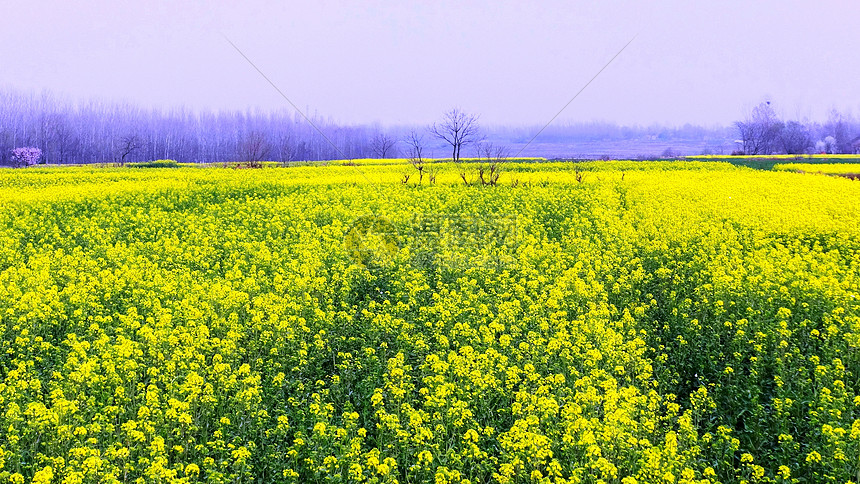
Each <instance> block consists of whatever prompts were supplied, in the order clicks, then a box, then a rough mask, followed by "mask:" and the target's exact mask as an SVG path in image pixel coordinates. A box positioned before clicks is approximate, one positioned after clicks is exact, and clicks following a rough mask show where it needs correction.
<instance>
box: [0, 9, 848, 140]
mask: <svg viewBox="0 0 860 484" xmlns="http://www.w3.org/2000/svg"><path fill="white" fill-rule="evenodd" d="M0 19H3V25H2V28H0V86H2V87H11V88H18V89H25V90H36V91H38V90H41V89H48V90H50V91H52V92H54V93H57V94H64V95H66V96H68V97H70V98H72V99H88V98H92V97H97V98H101V99H107V100H127V101H131V102H134V103H138V104H141V105H143V106H151V105H154V106H161V107H171V106H178V105H187V106H190V107H194V108H213V109H222V108H228V109H236V108H239V109H244V108H246V107H260V108H263V109H274V108H283V107H286V106H287V104H286V101H284V100H283V99H282V98H281V97H280V95H279V94H278V93H277V92H276V91H275V90H274V89H273V88H272V87H271V86H270V85H268V84H267V83H266V82H265V80H263V79H262V78H261V76H260V75H259V74H258V73H257V72H256V71H255V70H254V69H253V68H252V67H251V66H250V65H248V63H247V62H246V61H245V60H244V59H243V58H242V57H240V56H239V54H238V53H237V52H236V51H235V50H233V48H232V47H231V46H230V44H229V43H228V42H227V41H226V40H225V37H224V36H226V37H228V38H229V39H230V40H232V41H233V42H234V43H235V44H236V45H237V46H238V47H239V48H240V49H241V50H242V51H243V52H244V53H245V54H246V55H247V56H248V57H249V58H250V59H251V60H252V61H253V62H254V63H255V64H256V65H257V66H258V67H259V68H260V69H261V70H262V71H263V72H264V73H265V74H266V75H267V76H268V77H269V78H270V79H271V80H272V81H273V82H274V83H275V84H277V85H278V87H280V88H281V90H282V91H283V92H284V93H285V94H286V95H287V96H288V97H290V98H291V99H292V100H293V101H294V102H295V103H296V104H297V105H298V106H300V107H301V108H302V109H303V110H304V109H305V107H310V110H311V111H312V112H314V111H316V112H317V113H319V114H322V115H325V116H330V117H331V118H333V119H335V120H338V121H341V122H350V123H353V122H354V123H362V122H375V121H379V122H382V123H383V124H395V123H426V122H429V121H432V120H434V119H436V118H438V117H439V115H440V114H441V113H442V112H444V111H445V110H447V109H448V108H450V107H452V106H460V107H461V108H463V109H464V110H467V111H471V112H475V113H480V115H481V119H482V122H484V123H488V124H492V123H506V124H542V123H545V122H546V121H548V120H549V119H550V118H551V117H552V116H553V115H554V114H555V113H556V112H557V111H558V110H559V109H561V107H562V106H564V104H565V103H567V101H569V100H570V98H571V97H572V96H573V95H574V94H575V93H576V92H577V91H578V90H579V89H580V88H581V87H582V86H583V85H584V84H585V83H586V82H588V80H589V79H590V78H591V77H592V76H593V75H594V74H596V73H597V72H598V71H599V70H600V69H601V68H602V67H603V66H604V64H605V63H606V62H607V61H608V60H609V59H610V58H612V56H613V55H615V54H616V52H617V51H618V50H619V49H621V47H623V46H624V44H626V43H627V42H628V41H629V40H630V39H631V38H633V36H634V35H637V34H638V36H637V37H636V39H635V40H634V41H633V43H632V44H631V45H630V46H629V47H628V48H627V49H626V50H625V51H624V52H623V53H622V54H621V55H620V56H618V58H617V59H616V60H615V62H614V63H612V64H611V65H610V66H609V67H608V68H607V69H606V70H605V71H604V72H603V73H602V74H601V75H600V76H599V77H598V78H597V80H595V81H594V83H593V84H592V85H591V86H589V87H588V88H587V89H586V90H585V91H584V92H583V93H582V94H581V95H580V96H579V97H578V98H577V99H576V100H575V101H574V102H573V103H572V104H571V105H570V106H569V107H568V108H567V110H566V111H565V112H564V113H563V114H562V116H561V117H560V118H559V119H560V120H571V121H589V120H605V121H615V122H620V123H625V124H632V123H640V124H649V123H652V122H662V123H671V124H681V123H685V122H693V123H704V124H716V123H729V122H731V121H733V120H735V119H738V118H739V117H740V116H742V115H743V113H744V110H745V109H749V108H750V107H751V106H752V105H754V104H755V103H757V102H760V101H761V100H765V99H767V100H770V101H772V102H773V103H774V105H775V106H776V108H777V111H778V112H779V113H781V114H782V115H784V116H786V117H789V118H794V117H800V118H803V117H812V118H823V117H824V116H825V113H826V112H827V111H828V110H830V109H832V108H834V107H839V108H842V109H845V110H850V111H852V113H853V114H855V115H856V114H860V50H858V44H860V42H858V41H860V24H858V21H860V2H856V1H816V2H812V1H802V2H801V1H786V0H768V1H750V0H746V1H719V2H716V1H715V2H704V1H689V0H686V1H656V2H642V1H639V2H621V1H609V0H606V1H589V2H585V1H543V2H504V1H491V0H488V1H467V0H461V1H447V0H432V1H430V0H427V1H326V0H323V1H307V2H299V1H281V2H276V1H268V2H267V1H262V0H250V1H229V2H227V1H220V0H218V1H206V2H184V1H146V0H135V1H125V0H98V1H87V0H83V1H74V2H69V1H44V0H0Z"/></svg>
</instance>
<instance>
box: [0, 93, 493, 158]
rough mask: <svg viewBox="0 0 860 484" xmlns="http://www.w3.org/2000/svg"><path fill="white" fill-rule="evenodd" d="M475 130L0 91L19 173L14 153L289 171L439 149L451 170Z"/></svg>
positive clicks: (0, 152) (1, 148) (467, 121)
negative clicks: (303, 163)
mask: <svg viewBox="0 0 860 484" xmlns="http://www.w3.org/2000/svg"><path fill="white" fill-rule="evenodd" d="M477 121H478V117H477V116H476V115H471V114H466V113H464V112H463V111H461V110H459V109H452V110H451V111H449V112H447V113H445V115H444V116H443V118H442V120H441V121H440V122H438V123H435V124H433V125H432V126H430V127H429V128H427V129H426V130H414V129H413V130H408V129H406V128H399V129H392V130H390V131H389V132H384V131H383V130H381V129H380V128H379V127H378V126H341V125H338V124H336V123H334V122H332V121H331V120H326V119H322V118H320V117H319V116H314V117H313V118H311V119H310V121H309V120H306V119H304V118H303V117H302V116H301V115H300V114H298V113H293V114H290V112H288V111H285V110H282V111H277V112H262V111H244V112H239V111H229V112H206V111H204V112H195V111H191V110H187V109H177V110H172V111H161V110H157V109H150V110H144V109H140V108H139V107H136V106H134V105H131V104H119V103H103V102H88V103H71V102H68V101H65V100H62V99H59V98H56V97H54V96H52V95H51V94H49V93H42V94H39V95H36V94H32V93H22V92H16V91H0V164H3V165H19V166H20V165H22V162H21V158H20V157H19V156H17V155H15V154H14V153H13V150H15V149H18V148H21V147H28V148H33V149H34V150H37V151H38V153H40V157H39V162H41V163H48V164H63V163H121V164H124V163H127V162H133V161H144V160H158V159H173V160H177V161H180V162H210V163H218V162H224V161H250V162H257V161H262V160H269V161H281V162H289V161H293V160H330V159H341V158H370V157H375V158H391V157H396V156H398V155H400V154H401V153H405V154H406V155H407V156H413V155H415V154H416V150H417V154H418V158H422V159H423V158H424V157H426V156H428V155H430V154H431V151H432V150H433V149H436V148H439V149H445V147H447V149H448V150H450V151H447V152H448V153H451V157H452V158H453V159H454V160H456V161H459V159H460V157H461V150H462V149H463V147H465V146H469V145H472V144H477V143H478V142H479V141H481V140H482V139H484V138H483V137H482V135H481V134H480V132H479V129H478V123H477ZM425 135H429V136H427V139H426V140H425ZM37 151H30V152H29V153H36V152H37ZM31 158H32V157H31ZM28 160H29V158H28Z"/></svg>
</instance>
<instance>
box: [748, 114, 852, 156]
mask: <svg viewBox="0 0 860 484" xmlns="http://www.w3.org/2000/svg"><path fill="white" fill-rule="evenodd" d="M735 129H736V130H737V134H738V136H739V138H738V140H737V144H738V145H739V146H738V150H737V151H736V152H735V153H733V154H738V155H773V154H789V155H794V154H798V155H799V154H812V153H826V154H852V153H860V123H858V122H857V121H855V120H854V119H852V118H851V116H849V115H846V114H843V113H840V112H839V111H837V110H835V109H834V110H832V111H831V112H830V114H829V116H828V118H827V121H825V122H824V123H817V122H801V121H797V120H789V121H783V120H781V119H780V118H779V116H777V114H776V111H775V110H774V109H773V107H772V106H771V104H770V102H763V103H761V104H759V105H757V106H756V107H754V108H753V109H752V112H750V114H749V115H748V116H747V118H746V119H745V120H743V121H737V122H736V123H735Z"/></svg>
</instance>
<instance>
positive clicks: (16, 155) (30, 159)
mask: <svg viewBox="0 0 860 484" xmlns="http://www.w3.org/2000/svg"><path fill="white" fill-rule="evenodd" d="M41 158H42V150H40V149H39V148H34V147H32V146H29V147H23V148H15V149H13V150H12V163H13V164H14V165H15V166H17V167H25V166H33V165H35V164H36V163H38V162H39V159H41Z"/></svg>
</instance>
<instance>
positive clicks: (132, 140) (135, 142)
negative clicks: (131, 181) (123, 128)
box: [117, 134, 143, 165]
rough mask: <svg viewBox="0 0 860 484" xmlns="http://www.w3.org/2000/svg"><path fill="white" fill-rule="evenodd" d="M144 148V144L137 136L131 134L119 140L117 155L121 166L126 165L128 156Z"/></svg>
mask: <svg viewBox="0 0 860 484" xmlns="http://www.w3.org/2000/svg"><path fill="white" fill-rule="evenodd" d="M142 147H143V142H142V141H141V139H140V137H139V136H138V135H136V134H129V135H126V136H123V137H122V138H120V139H119V143H118V147H117V154H118V156H119V164H120V165H125V159H126V158H127V157H128V155H130V154H132V153H134V152H135V151H137V150H139V149H141V148H142Z"/></svg>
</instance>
